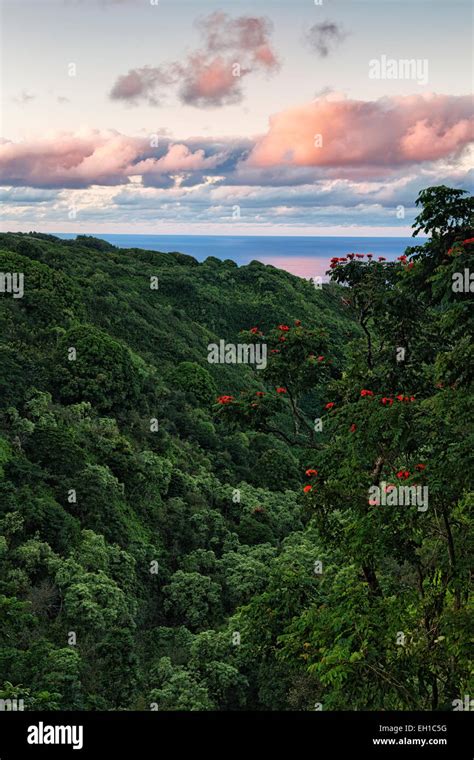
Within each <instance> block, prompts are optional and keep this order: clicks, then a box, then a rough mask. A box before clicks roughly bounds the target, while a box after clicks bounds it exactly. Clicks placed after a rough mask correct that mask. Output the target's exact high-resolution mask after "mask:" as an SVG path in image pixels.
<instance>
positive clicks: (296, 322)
mask: <svg viewBox="0 0 474 760" xmlns="http://www.w3.org/2000/svg"><path fill="white" fill-rule="evenodd" d="M300 325H301V319H295V327H299V326H300Z"/></svg>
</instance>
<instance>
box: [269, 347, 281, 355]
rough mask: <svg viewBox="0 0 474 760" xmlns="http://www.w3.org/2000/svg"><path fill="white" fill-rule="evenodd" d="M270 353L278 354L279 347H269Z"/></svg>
mask: <svg viewBox="0 0 474 760" xmlns="http://www.w3.org/2000/svg"><path fill="white" fill-rule="evenodd" d="M270 353H271V354H279V353H280V349H279V348H271V349H270Z"/></svg>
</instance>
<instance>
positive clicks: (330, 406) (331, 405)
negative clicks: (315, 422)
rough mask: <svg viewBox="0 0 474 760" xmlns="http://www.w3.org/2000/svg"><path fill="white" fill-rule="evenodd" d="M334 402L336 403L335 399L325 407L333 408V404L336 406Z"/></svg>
mask: <svg viewBox="0 0 474 760" xmlns="http://www.w3.org/2000/svg"><path fill="white" fill-rule="evenodd" d="M334 403H335V402H334V401H330V402H329V404H326V406H325V407H324V408H325V409H332V408H333V406H334Z"/></svg>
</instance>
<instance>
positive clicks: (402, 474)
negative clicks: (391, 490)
mask: <svg viewBox="0 0 474 760" xmlns="http://www.w3.org/2000/svg"><path fill="white" fill-rule="evenodd" d="M409 477H410V473H409V472H408V470H400V471H399V472H397V478H398V479H399V480H406V479H407V478H409Z"/></svg>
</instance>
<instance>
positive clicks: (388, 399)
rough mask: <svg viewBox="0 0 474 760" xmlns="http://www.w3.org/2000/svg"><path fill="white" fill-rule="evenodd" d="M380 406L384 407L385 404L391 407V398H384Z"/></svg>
mask: <svg viewBox="0 0 474 760" xmlns="http://www.w3.org/2000/svg"><path fill="white" fill-rule="evenodd" d="M382 404H383V405H384V406H387V404H388V405H389V406H392V404H393V398H388V397H387V396H384V397H383V399H382Z"/></svg>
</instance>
